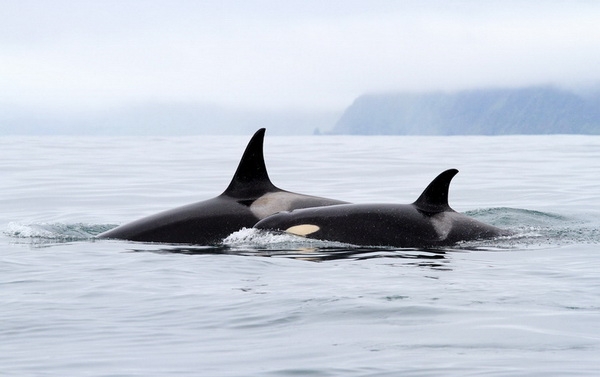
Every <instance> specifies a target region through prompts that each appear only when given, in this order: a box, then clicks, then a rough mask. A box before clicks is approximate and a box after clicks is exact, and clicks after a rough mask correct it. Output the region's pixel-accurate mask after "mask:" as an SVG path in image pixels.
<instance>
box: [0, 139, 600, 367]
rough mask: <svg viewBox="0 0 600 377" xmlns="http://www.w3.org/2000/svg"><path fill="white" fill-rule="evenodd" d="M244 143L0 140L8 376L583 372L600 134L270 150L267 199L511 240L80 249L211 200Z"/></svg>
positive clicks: (594, 348) (594, 314)
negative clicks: (430, 190)
mask: <svg viewBox="0 0 600 377" xmlns="http://www.w3.org/2000/svg"><path fill="white" fill-rule="evenodd" d="M248 139H249V135H248V136H234V137H231V136H228V137H223V136H208V137H186V138H163V137H155V138H125V137H123V138H77V137H48V138H26V137H4V138H0V157H1V158H0V172H1V176H2V179H1V180H0V187H1V188H2V191H1V192H2V196H1V197H0V230H1V232H0V242H1V246H0V287H1V288H2V289H0V305H1V306H2V308H3V309H2V310H1V311H0V339H2V341H0V366H1V367H2V368H1V369H2V371H3V372H4V373H7V374H8V375H45V374H62V375H94V376H108V375H124V376H135V375H144V376H148V375H174V374H179V375H197V374H198V373H200V371H202V372H201V373H202V374H206V375H214V376H245V375H273V376H280V375H281V376H285V375H315V376H330V375H344V376H388V375H390V376H391V375H397V374H402V375H408V376H411V375H413V376H417V375H419V376H422V375H456V376H459V375H460V376H464V375H465V374H471V375H490V376H500V375H511V376H514V375H519V376H525V375H527V376H529V375H540V374H546V375H547V374H550V375H580V376H586V375H589V376H592V375H595V373H596V371H597V370H598V368H599V367H600V365H599V364H598V359H597V355H598V352H599V351H600V328H599V327H598V319H599V316H600V305H598V302H600V285H599V284H598V281H600V253H599V251H600V249H599V246H598V245H599V243H600V231H599V229H600V220H598V219H599V218H600V216H598V215H599V214H600V194H599V193H600V182H599V181H598V180H597V179H596V178H597V172H598V171H600V137H590V136H562V135H556V136H502V137H479V136H459V137H353V136H321V137H315V136H313V137H272V136H269V133H267V136H266V139H265V158H266V162H267V168H268V169H269V173H270V176H271V179H272V180H273V182H274V183H275V185H277V186H279V187H281V188H283V189H286V190H290V191H295V192H300V193H304V194H312V195H318V196H324V197H331V198H337V199H340V200H346V201H351V202H369V203H375V202H383V203H385V202H390V203H410V202H412V201H414V200H415V199H416V198H417V197H418V196H419V194H420V193H421V191H422V190H423V189H424V188H425V187H426V186H427V184H428V183H429V182H430V181H431V179H433V178H434V177H435V176H436V175H437V174H438V173H440V172H441V171H443V170H445V169H448V168H457V169H459V170H460V173H459V174H458V175H457V176H456V177H455V179H454V180H453V182H452V184H451V187H450V205H451V206H452V207H453V208H454V209H455V210H457V211H460V212H464V213H466V214H467V215H469V216H471V217H474V218H476V219H478V220H480V221H483V222H486V223H490V224H493V225H496V226H499V227H503V228H508V229H511V230H514V231H515V232H516V235H515V236H511V237H505V238H501V239H497V240H488V241H475V242H467V243H462V244H458V245H456V246H453V247H448V248H440V249H390V248H357V247H353V246H350V245H344V244H336V243H328V242H322V241H314V240H306V239H303V238H299V237H292V236H287V235H279V234H272V233H268V232H259V231H257V230H253V229H243V230H240V231H238V232H236V233H234V234H232V235H230V237H228V238H227V239H226V240H225V241H224V242H223V244H222V245H220V246H213V247H203V246H187V245H164V244H151V243H133V242H125V241H106V240H102V241H100V240H95V239H94V236H95V235H96V234H99V233H101V232H103V231H105V230H107V229H110V228H112V227H114V226H116V225H117V224H121V223H124V222H128V221H131V220H135V219H137V218H140V217H142V216H146V215H149V214H153V213H156V212H158V211H161V210H165V209H169V208H173V207H176V206H179V205H183V204H188V203H192V202H195V201H200V200H204V199H208V198H211V197H214V196H216V195H218V194H220V193H221V192H222V191H223V190H224V189H225V187H226V186H227V184H228V183H229V180H230V179H231V176H232V175H233V172H234V171H235V168H236V166H237V162H238V160H239V158H240V156H241V154H242V151H243V149H244V147H245V144H246V142H247V140H248Z"/></svg>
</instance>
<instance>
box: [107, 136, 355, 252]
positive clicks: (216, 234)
mask: <svg viewBox="0 0 600 377" xmlns="http://www.w3.org/2000/svg"><path fill="white" fill-rule="evenodd" d="M264 135H265V129H264V128H261V129H260V130H258V131H257V132H256V133H255V134H254V136H253V137H252V139H251V140H250V142H249V143H248V146H247V147H246V150H245V151H244V154H243V156H242V159H241V160H240V163H239V165H238V167H237V170H236V172H235V174H234V175H233V178H232V180H231V183H230V184H229V186H228V187H227V189H226V190H225V191H224V192H223V193H222V194H221V195H219V196H217V197H215V198H212V199H209V200H205V201H202V202H198V203H194V204H189V205H186V206H182V207H178V208H175V209H171V210H167V211H164V212H161V213H158V214H155V215H152V216H148V217H145V218H142V219H139V220H136V221H133V222H131V223H127V224H124V225H121V226H118V227H116V228H114V229H111V230H109V231H106V232H104V233H102V234H100V235H98V237H99V238H109V239H123V240H130V241H142V242H163V243H185V244H193V245H216V244H219V243H220V242H221V241H222V240H223V239H224V238H225V237H227V236H228V235H230V234H231V233H233V232H235V231H238V230H240V229H242V228H244V227H246V228H251V227H252V226H253V225H254V224H256V222H258V221H259V220H260V219H263V218H265V217H267V216H269V215H271V214H273V213H276V212H279V211H286V210H287V211H289V210H292V209H296V208H308V207H316V206H328V205H333V204H342V203H347V202H343V201H340V200H334V199H328V198H320V197H316V196H309V195H302V194H297V193H293V192H289V191H285V190H281V189H279V188H277V187H276V186H275V185H273V183H271V180H270V179H269V175H268V174H267V168H266V165H265V160H264V155H263V141H264Z"/></svg>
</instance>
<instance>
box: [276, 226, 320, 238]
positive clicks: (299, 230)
mask: <svg viewBox="0 0 600 377" xmlns="http://www.w3.org/2000/svg"><path fill="white" fill-rule="evenodd" d="M319 229H320V228H319V227H318V226H316V225H313V224H301V225H294V226H293V227H290V228H287V229H286V230H285V231H286V233H291V234H295V235H297V236H308V235H309V234H312V233H314V232H316V231H318V230H319Z"/></svg>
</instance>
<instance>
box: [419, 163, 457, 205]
mask: <svg viewBox="0 0 600 377" xmlns="http://www.w3.org/2000/svg"><path fill="white" fill-rule="evenodd" d="M457 173H458V170H456V169H449V170H446V171H445V172H443V173H441V174H440V175H438V176H437V177H435V179H434V180H433V181H431V183H430V184H429V186H427V188H426V189H425V191H423V193H422V194H421V196H419V199H417V201H416V202H414V203H413V205H414V206H415V207H417V209H419V210H421V211H423V212H431V213H437V212H444V211H451V210H452V208H450V205H448V190H449V189H450V181H452V178H454V176H455V175H456V174H457Z"/></svg>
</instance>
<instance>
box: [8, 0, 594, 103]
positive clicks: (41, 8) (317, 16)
mask: <svg viewBox="0 0 600 377" xmlns="http://www.w3.org/2000/svg"><path fill="white" fill-rule="evenodd" d="M599 82H600V1H578V0H573V1H558V0H548V1H538V0H534V1H525V0H524V1H511V0H508V1H498V0H494V1H486V0H480V1H469V0H463V1H453V0H448V1H441V0H440V1H427V0H406V1H402V0H399V1H381V0H369V1H362V0H361V1H352V0H344V1H328V0H316V1H315V0H300V1H296V0H286V1H279V0H273V1H270V0H240V1H228V0H215V1H193V0H190V1H185V0H164V1H163V0H139V1H135V0H114V1H111V0H95V1H88V0H71V1H67V0H53V1H46V0H0V87H1V88H2V90H1V91H0V103H4V104H12V105H16V106H25V107H27V106H36V107H41V108H50V109H52V108H57V109H74V110H76V109H90V108H101V107H105V106H113V105H119V104H124V103H129V102H132V103H133V102H136V103H139V102H143V101H170V102H172V101H184V102H207V103H213V104H221V105H226V106H229V105H232V106H236V107H242V108H256V109H264V110H275V109H303V110H310V109H315V110H332V109H337V110H341V109H343V108H344V107H346V106H348V105H349V104H350V103H351V102H352V101H353V100H354V99H355V98H356V97H357V96H359V95H361V94H363V93H367V92H386V91H403V90H410V91H428V90H458V89H466V88H473V87H487V86H502V87H514V86H522V85H532V84H558V85H568V86H578V85H584V86H585V85H593V84H598V83H599Z"/></svg>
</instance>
